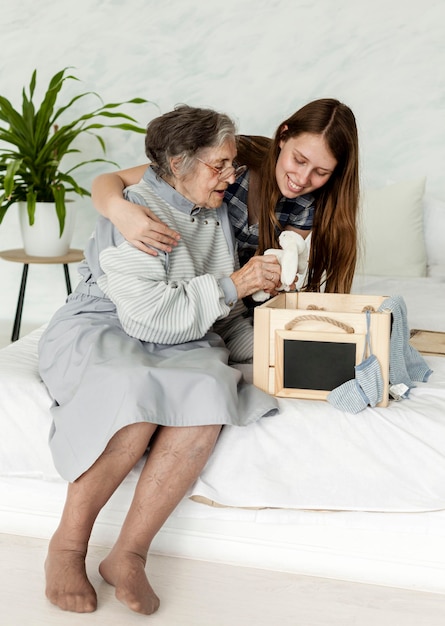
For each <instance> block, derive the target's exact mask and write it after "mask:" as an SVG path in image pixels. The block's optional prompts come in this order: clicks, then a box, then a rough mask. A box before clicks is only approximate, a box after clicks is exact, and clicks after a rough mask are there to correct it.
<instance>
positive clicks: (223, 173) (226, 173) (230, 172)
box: [196, 157, 247, 180]
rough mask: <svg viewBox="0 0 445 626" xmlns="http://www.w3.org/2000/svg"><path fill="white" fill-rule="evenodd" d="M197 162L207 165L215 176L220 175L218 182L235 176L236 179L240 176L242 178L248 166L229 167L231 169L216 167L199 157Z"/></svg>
mask: <svg viewBox="0 0 445 626" xmlns="http://www.w3.org/2000/svg"><path fill="white" fill-rule="evenodd" d="M196 160H197V161H199V162H200V163H203V164H204V165H207V167H209V168H210V169H211V170H212V171H213V172H215V174H218V180H227V179H228V178H230V177H231V176H235V178H238V176H241V174H244V172H245V171H246V170H247V166H246V165H239V166H237V167H234V166H233V165H229V167H215V166H214V165H210V163H206V162H205V161H203V160H202V159H199V158H198V157H196Z"/></svg>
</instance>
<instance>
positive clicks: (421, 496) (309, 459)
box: [0, 180, 445, 593]
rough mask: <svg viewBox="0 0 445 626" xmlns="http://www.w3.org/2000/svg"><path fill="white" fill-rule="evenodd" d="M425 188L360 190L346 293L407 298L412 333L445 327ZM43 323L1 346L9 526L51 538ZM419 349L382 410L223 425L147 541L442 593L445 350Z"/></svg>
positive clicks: (440, 230) (100, 540)
mask: <svg viewBox="0 0 445 626" xmlns="http://www.w3.org/2000/svg"><path fill="white" fill-rule="evenodd" d="M424 186H425V181H424V180H419V181H409V182H406V183H400V184H395V185H389V186H387V187H385V188H383V189H380V190H374V191H372V192H368V193H367V194H366V195H365V199H364V211H363V213H364V225H363V232H364V233H366V251H365V254H364V256H363V261H362V262H361V267H360V268H359V273H357V276H356V278H355V281H354V288H353V291H354V292H356V293H369V294H379V295H394V294H399V295H402V296H403V297H404V299H405V302H406V304H407V309H408V322H409V326H410V328H416V329H428V330H433V331H444V330H445V321H444V315H443V311H444V310H445V259H444V258H443V257H444V256H445V250H444V249H445V246H444V245H443V244H444V243H445V242H444V233H445V203H444V202H442V201H439V200H437V199H431V198H428V197H427V196H425V195H424ZM388 207H391V216H392V218H393V219H394V225H395V227H397V232H398V236H397V238H396V240H397V250H396V251H394V248H396V246H395V245H394V242H395V238H394V231H391V226H389V227H388V233H387V235H388V241H387V242H386V243H385V241H382V239H383V240H384V238H385V237H384V236H383V237H382V236H379V237H377V238H376V239H375V240H373V239H372V233H373V232H374V230H373V228H377V224H378V223H379V219H381V218H382V215H385V211H386V213H387V210H388ZM398 211H399V212H400V213H398ZM382 212H383V213H382ZM401 216H402V218H403V219H401ZM419 216H420V217H419ZM385 219H386V220H387V221H388V218H387V215H385ZM373 220H375V224H373ZM400 220H401V221H400ZM381 223H382V222H380V224H381ZM401 224H403V228H402V227H401ZM380 230H381V228H380ZM402 231H403V232H402ZM385 245H388V246H389V247H390V252H389V251H386V252H385V247H384V246H385ZM375 246H377V247H378V249H377V250H375ZM419 249H420V253H419ZM413 250H414V251H415V253H414V252H413ZM382 256H383V259H382ZM42 330H43V327H42V328H39V329H37V330H35V331H33V332H32V333H30V334H28V335H26V336H25V337H23V338H22V339H20V340H19V341H17V342H15V343H14V344H11V345H10V346H8V347H6V348H4V349H3V350H0V389H1V390H0V420H1V425H2V437H1V440H0V451H1V454H0V532H2V533H11V534H22V535H28V536H36V537H43V538H47V537H48V538H49V537H50V536H51V534H52V532H53V531H54V529H55V527H56V525H57V523H58V519H59V516H60V513H61V509H62V506H63V503H64V498H65V490H66V485H65V483H64V482H63V481H62V480H61V479H60V478H59V476H58V475H57V472H56V471H55V469H54V467H53V464H52V460H51V455H50V452H49V448H48V445H47V436H48V431H49V425H50V415H49V407H50V404H51V399H50V398H49V396H48V393H47V391H46V389H45V387H44V385H43V383H42V382H41V380H40V378H39V376H38V372H37V344H38V340H39V337H40V335H41V333H42ZM425 359H426V361H427V363H428V365H429V366H430V368H431V369H432V370H433V373H432V374H431V376H430V378H429V380H428V381H427V382H419V383H416V387H415V388H414V389H412V390H411V392H410V395H409V397H408V398H406V399H404V400H401V401H399V402H396V401H391V402H390V405H389V406H388V407H387V408H370V407H369V408H367V409H365V410H364V411H362V412H360V413H359V414H356V415H353V414H349V413H345V412H343V411H340V410H338V409H336V408H334V407H333V406H331V405H330V404H329V403H327V402H325V401H315V400H299V399H279V403H280V413H279V415H277V416H274V417H270V418H266V419H263V420H261V421H260V422H258V423H256V424H252V425H250V426H248V427H245V428H235V427H226V428H225V429H224V430H223V432H222V434H221V436H220V438H219V441H218V443H217V446H216V448H215V451H214V453H213V455H212V457H211V459H210V460H209V462H208V464H207V465H206V467H205V469H204V471H203V472H202V474H201V476H200V478H199V479H198V481H197V482H196V483H195V485H194V486H193V487H192V489H191V490H190V492H189V494H188V496H187V497H186V498H184V500H183V501H182V502H181V503H180V504H179V506H178V507H177V509H176V510H175V511H174V513H173V514H172V515H171V516H170V518H169V519H168V520H167V522H166V523H165V525H164V527H163V528H162V529H161V531H160V532H159V534H158V535H157V537H156V540H155V543H154V545H153V547H152V551H153V552H156V553H159V554H168V555H175V556H183V557H189V558H195V559H204V560H212V561H220V562H225V563H231V564H237V565H243V566H251V567H259V568H266V569H274V570H281V571H288V572H295V573H299V574H306V575H314V576H322V577H332V578H338V579H344V580H351V581H357V582H365V583H375V584H383V585H391V586H398V587H404V588H408V589H417V590H425V591H434V592H440V593H445V358H444V357H443V356H440V355H435V354H428V355H426V356H425ZM242 369H243V373H244V374H245V376H246V377H247V378H249V377H251V368H250V366H242ZM139 469H140V468H139V467H136V468H135V469H134V470H133V471H132V472H131V473H130V475H129V476H128V477H127V478H126V480H125V481H124V483H123V484H122V485H121V487H120V488H119V489H118V491H117V492H116V493H115V494H114V496H113V497H112V499H111V500H110V502H109V503H108V504H107V506H106V507H105V508H104V509H103V511H102V512H101V514H100V516H99V518H98V520H97V523H96V525H95V528H94V531H93V535H92V542H94V543H96V544H101V545H110V544H111V543H112V542H113V540H114V538H115V537H116V536H117V533H118V531H119V527H120V525H121V523H122V520H123V517H124V515H125V511H126V509H127V508H128V505H129V501H130V498H131V495H132V492H133V489H134V485H135V482H136V480H137V476H138V472H139Z"/></svg>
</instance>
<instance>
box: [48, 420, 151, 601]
mask: <svg viewBox="0 0 445 626" xmlns="http://www.w3.org/2000/svg"><path fill="white" fill-rule="evenodd" d="M156 428H157V426H156V424H145V423H140V424H132V425H130V426H126V427H125V428H122V429H121V430H120V431H119V432H118V433H116V435H114V437H112V438H111V439H110V441H109V443H108V445H107V447H106V449H105V451H104V452H103V454H102V455H101V456H100V457H99V458H98V459H97V461H96V462H95V463H94V465H92V467H91V468H90V469H89V470H88V471H86V472H85V473H84V474H82V476H80V478H78V479H77V480H76V481H75V482H74V483H70V484H69V485H68V492H67V498H66V502H65V507H64V510H63V513H62V517H61V520H60V524H59V526H58V528H57V530H56V532H55V533H54V535H53V537H52V539H51V541H50V545H49V550H48V557H47V559H46V563H45V571H46V595H47V597H48V599H49V600H50V601H51V602H52V603H53V604H56V605H57V606H59V607H60V608H61V609H64V610H66V611H76V612H78V613H88V612H91V611H94V610H95V609H96V605H97V598H96V592H95V591H94V589H93V587H92V585H91V583H90V582H89V580H88V578H87V575H86V571H85V556H86V553H87V547H88V541H89V538H90V534H91V530H92V528H93V524H94V522H95V520H96V517H97V515H98V514H99V511H100V510H101V508H102V507H103V506H104V504H105V503H106V502H107V500H108V499H109V498H110V496H111V495H112V494H113V493H114V491H115V490H116V488H117V487H118V486H119V485H120V483H121V482H122V481H123V479H124V478H125V476H126V475H127V474H128V472H129V471H130V470H131V469H132V468H133V467H134V465H135V464H136V463H137V462H138V460H139V459H140V458H141V456H142V455H143V454H144V452H145V450H146V449H147V445H148V442H149V441H150V439H151V437H152V435H153V433H154V431H155V430H156Z"/></svg>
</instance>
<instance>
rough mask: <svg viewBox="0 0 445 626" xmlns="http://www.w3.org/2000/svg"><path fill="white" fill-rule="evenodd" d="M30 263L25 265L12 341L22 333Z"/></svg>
mask: <svg viewBox="0 0 445 626" xmlns="http://www.w3.org/2000/svg"><path fill="white" fill-rule="evenodd" d="M28 267H29V265H28V263H25V264H24V265H23V272H22V282H21V283H20V291H19V299H18V302H17V310H16V313H15V319H14V327H13V329H12V336H11V341H17V339H18V338H19V335H20V325H21V323H22V311H23V301H24V299H25V289H26V280H27V278H28Z"/></svg>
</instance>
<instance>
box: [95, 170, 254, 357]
mask: <svg viewBox="0 0 445 626" xmlns="http://www.w3.org/2000/svg"><path fill="white" fill-rule="evenodd" d="M126 197H127V199H129V200H131V201H132V202H136V203H138V204H143V205H146V206H149V207H150V209H151V210H152V211H153V212H154V213H155V214H156V215H157V216H158V217H159V218H160V219H161V220H162V221H163V222H165V223H166V224H168V225H169V226H170V227H171V228H173V229H174V230H177V231H178V232H179V233H180V234H181V239H180V241H179V243H178V245H177V246H176V247H175V248H174V249H173V250H172V252H171V253H163V252H160V251H158V254H157V256H151V255H148V254H146V253H144V252H141V251H140V250H138V249H137V248H134V247H133V246H132V245H131V244H129V243H128V242H127V241H126V240H125V239H123V237H122V235H121V234H120V233H119V232H118V231H117V229H116V228H115V227H114V226H113V225H112V224H111V222H109V221H108V220H106V219H105V218H100V219H99V222H98V225H97V228H96V231H95V234H94V236H93V238H92V240H91V241H90V242H89V245H88V246H87V250H86V252H85V256H86V260H87V264H88V267H89V269H90V270H91V271H92V274H93V277H94V279H95V281H96V282H97V285H98V286H99V287H100V289H101V290H102V292H103V293H104V294H105V295H106V296H107V297H108V298H109V299H110V300H112V301H113V303H114V304H115V305H116V309H117V314H118V316H119V319H120V322H121V324H122V327H123V328H124V330H125V331H126V332H127V333H128V334H129V335H131V336H132V337H136V338H138V339H140V340H142V341H149V342H153V343H160V344H171V345H174V344H179V343H185V342H187V341H193V340H196V339H200V338H201V337H203V336H204V335H205V334H206V332H207V331H208V330H210V329H213V330H215V332H217V333H218V334H220V335H221V337H222V338H223V339H224V341H225V342H226V345H227V347H228V348H229V350H230V353H231V360H232V361H237V362H242V361H246V360H249V359H251V358H252V352H253V328H252V324H251V321H250V320H249V319H247V318H246V317H244V313H245V310H246V309H245V307H244V304H243V303H242V301H237V300H236V289H235V286H234V285H233V282H232V281H231V279H230V278H229V276H230V274H231V273H232V272H233V271H234V270H235V269H236V268H237V267H238V264H237V262H236V256H235V254H234V251H233V239H232V234H231V230H230V223H229V221H228V217H227V211H226V207H225V205H222V206H221V207H220V208H219V209H216V210H215V209H202V208H196V207H194V206H193V204H192V203H191V202H189V201H188V200H186V199H185V198H184V197H183V196H181V195H180V194H178V193H177V192H176V191H175V190H173V189H172V188H171V187H170V186H169V185H167V184H166V183H165V182H164V181H160V180H159V179H157V178H156V176H155V175H154V173H153V170H152V168H148V169H147V172H146V174H145V175H144V178H143V179H142V181H141V182H140V183H139V184H137V185H133V186H132V187H130V188H129V189H128V190H126ZM94 267H96V271H94V270H93V268H94Z"/></svg>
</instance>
